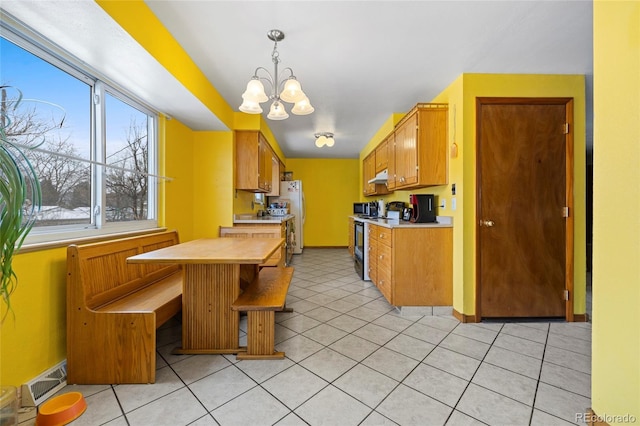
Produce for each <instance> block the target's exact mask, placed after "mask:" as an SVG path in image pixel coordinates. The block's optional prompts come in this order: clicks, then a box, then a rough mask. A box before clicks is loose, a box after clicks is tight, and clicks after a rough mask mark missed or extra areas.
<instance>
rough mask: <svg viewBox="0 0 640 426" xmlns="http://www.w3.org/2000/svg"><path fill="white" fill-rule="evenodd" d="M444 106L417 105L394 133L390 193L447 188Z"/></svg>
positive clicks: (445, 113) (445, 106) (446, 109)
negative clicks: (393, 191)
mask: <svg viewBox="0 0 640 426" xmlns="http://www.w3.org/2000/svg"><path fill="white" fill-rule="evenodd" d="M447 111H448V106H447V104H417V105H416V106H415V107H414V108H413V109H412V110H411V111H409V112H408V113H407V115H406V116H405V117H404V118H403V119H402V120H400V122H399V123H398V124H397V126H396V129H395V132H394V133H395V164H394V165H395V170H394V175H395V182H394V187H393V188H394V189H412V188H420V187H424V186H435V185H446V184H447Z"/></svg>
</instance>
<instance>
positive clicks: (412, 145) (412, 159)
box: [396, 113, 418, 188]
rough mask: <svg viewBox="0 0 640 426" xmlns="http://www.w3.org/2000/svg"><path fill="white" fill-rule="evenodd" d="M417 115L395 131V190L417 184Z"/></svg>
mask: <svg viewBox="0 0 640 426" xmlns="http://www.w3.org/2000/svg"><path fill="white" fill-rule="evenodd" d="M417 136H418V115H417V113H414V114H413V115H412V116H411V117H409V118H408V119H407V120H406V121H405V122H403V123H402V124H401V125H400V126H398V128H397V129H396V188H402V187H404V186H407V185H411V184H414V183H416V182H418V172H417V170H416V169H417V167H418V148H417V146H416V143H417Z"/></svg>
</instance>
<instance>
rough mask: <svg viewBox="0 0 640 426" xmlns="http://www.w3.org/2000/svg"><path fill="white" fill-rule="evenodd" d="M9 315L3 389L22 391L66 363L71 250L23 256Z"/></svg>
mask: <svg viewBox="0 0 640 426" xmlns="http://www.w3.org/2000/svg"><path fill="white" fill-rule="evenodd" d="M13 267H14V270H15V272H16V275H17V276H18V278H19V284H18V288H17V289H16V291H15V292H14V293H13V295H12V296H11V305H12V307H13V312H14V314H15V320H14V318H12V316H11V314H9V317H7V320H6V321H5V323H4V324H3V325H2V329H1V331H2V335H1V343H0V355H1V357H2V358H1V359H0V383H1V384H2V385H13V386H18V385H21V384H22V383H25V382H26V381H28V380H31V379H32V378H34V377H35V376H37V375H38V374H40V373H41V372H43V371H45V370H47V369H49V368H51V367H53V366H54V365H56V364H58V363H59V362H60V361H62V360H63V359H65V357H66V352H67V350H66V344H67V333H66V309H65V307H66V300H65V298H66V290H65V289H66V282H67V281H66V272H67V250H66V248H58V249H54V250H45V251H39V252H34V253H26V254H20V255H18V256H16V257H15V258H14V261H13Z"/></svg>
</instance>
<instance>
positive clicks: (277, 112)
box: [267, 101, 289, 120]
mask: <svg viewBox="0 0 640 426" xmlns="http://www.w3.org/2000/svg"><path fill="white" fill-rule="evenodd" d="M267 118H268V119H270V120H284V119H285V118H289V114H287V111H286V110H285V109H284V105H282V104H281V103H280V102H278V101H275V102H274V103H272V104H271V108H270V109H269V115H267Z"/></svg>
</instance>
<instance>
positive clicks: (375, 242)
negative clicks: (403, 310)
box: [368, 224, 453, 306]
mask: <svg viewBox="0 0 640 426" xmlns="http://www.w3.org/2000/svg"><path fill="white" fill-rule="evenodd" d="M368 232H369V235H368V236H369V239H368V240H369V270H368V272H369V277H370V278H371V281H372V282H373V283H374V284H375V285H376V287H378V289H379V290H380V292H381V293H382V295H383V296H384V297H385V299H387V301H388V302H389V303H390V304H392V305H394V306H452V305H453V228H445V227H424V228H422V227H408V228H386V227H382V226H378V225H372V224H370V225H369V231H368Z"/></svg>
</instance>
